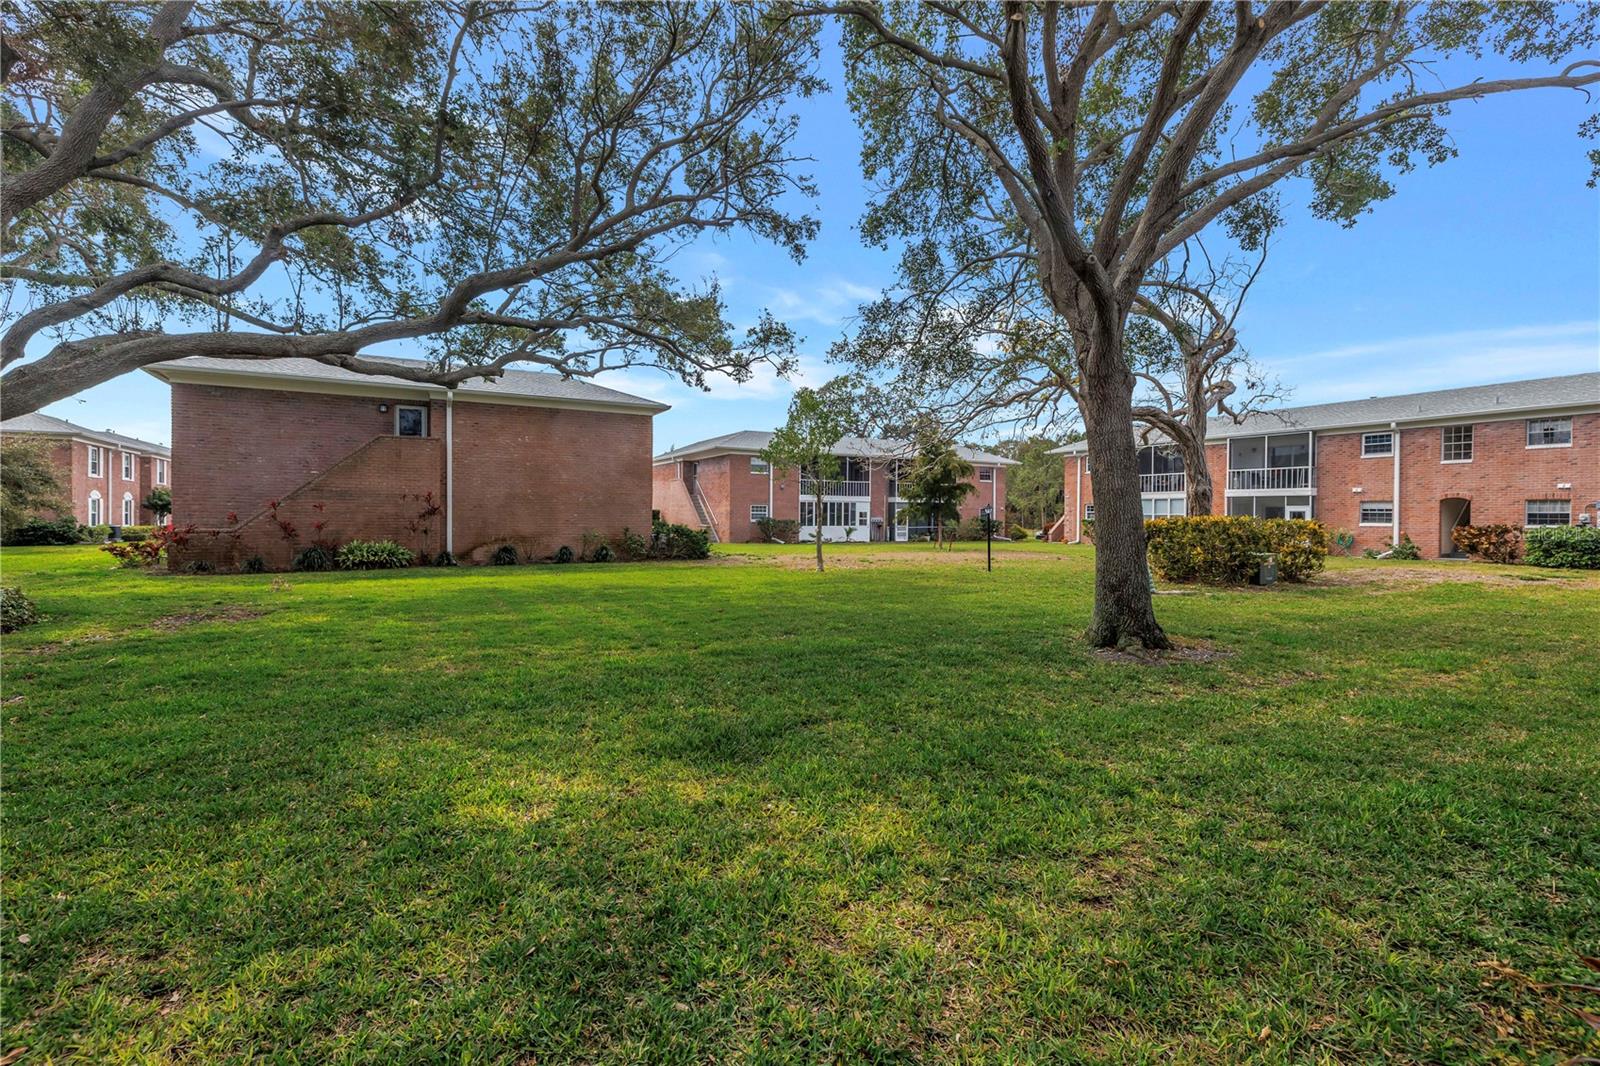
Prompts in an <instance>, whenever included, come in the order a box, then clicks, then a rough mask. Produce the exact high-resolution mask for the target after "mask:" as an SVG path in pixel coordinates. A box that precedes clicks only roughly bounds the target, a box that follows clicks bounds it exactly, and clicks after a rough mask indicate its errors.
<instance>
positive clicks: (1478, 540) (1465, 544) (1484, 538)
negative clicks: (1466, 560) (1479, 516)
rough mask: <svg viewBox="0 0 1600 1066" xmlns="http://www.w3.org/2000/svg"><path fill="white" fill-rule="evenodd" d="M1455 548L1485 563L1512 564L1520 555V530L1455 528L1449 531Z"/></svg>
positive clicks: (1508, 528) (1514, 528)
mask: <svg viewBox="0 0 1600 1066" xmlns="http://www.w3.org/2000/svg"><path fill="white" fill-rule="evenodd" d="M1450 539H1451V540H1453V541H1455V542H1456V547H1458V548H1460V549H1461V550H1462V551H1464V552H1466V553H1467V554H1468V555H1470V556H1472V557H1473V558H1474V559H1482V560H1483V561H1484V562H1487V563H1514V562H1516V561H1517V557H1518V556H1519V555H1521V554H1522V530H1521V528H1519V527H1517V526H1507V525H1497V526H1457V527H1456V528H1454V529H1452V530H1451V531H1450Z"/></svg>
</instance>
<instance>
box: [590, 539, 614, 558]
mask: <svg viewBox="0 0 1600 1066" xmlns="http://www.w3.org/2000/svg"><path fill="white" fill-rule="evenodd" d="M615 558H616V555H615V553H613V552H612V550H611V545H609V544H602V545H600V546H599V547H598V548H596V549H595V550H594V551H592V552H590V553H589V561H590V562H591V563H609V562H610V561H611V560H612V559H615Z"/></svg>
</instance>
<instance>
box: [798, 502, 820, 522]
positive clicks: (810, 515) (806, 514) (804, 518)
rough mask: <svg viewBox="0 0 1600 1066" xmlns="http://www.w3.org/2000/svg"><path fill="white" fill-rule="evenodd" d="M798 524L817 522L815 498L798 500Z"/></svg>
mask: <svg viewBox="0 0 1600 1066" xmlns="http://www.w3.org/2000/svg"><path fill="white" fill-rule="evenodd" d="M800 524H801V525H803V526H814V525H816V524H817V503H816V501H815V500H801V501H800Z"/></svg>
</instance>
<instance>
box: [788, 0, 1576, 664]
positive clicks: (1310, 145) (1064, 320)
mask: <svg viewBox="0 0 1600 1066" xmlns="http://www.w3.org/2000/svg"><path fill="white" fill-rule="evenodd" d="M791 13H792V14H793V15H794V17H797V18H799V17H812V16H828V15H833V16H839V17H840V18H842V19H843V21H844V25H845V31H846V34H845V41H846V47H847V49H848V52H849V56H848V69H849V72H850V100H851V104H852V106H853V107H854V109H855V111H856V113H857V115H858V116H859V118H860V121H861V123H862V125H863V127H864V131H865V146H864V149H863V166H864V169H865V170H866V172H867V173H868V175H869V176H871V177H872V178H874V179H876V181H877V182H878V190H877V195H876V198H875V201H874V203H873V204H872V205H871V207H870V208H869V210H868V212H867V214H866V216H865V218H864V220H863V224H862V229H863V232H864V234H865V236H866V237H867V238H868V239H869V240H873V241H876V242H879V243H882V244H889V243H892V242H899V243H902V244H903V245H904V248H905V251H904V254H903V257H902V260H901V267H900V276H899V278H898V279H897V285H896V286H895V287H894V289H893V290H892V291H891V293H890V294H889V295H888V296H886V298H885V299H884V300H882V301H879V302H878V303H875V304H872V305H869V306H868V307H867V308H865V309H864V311H863V316H862V324H861V330H860V332H859V333H858V335H857V336H856V337H854V338H852V341H851V343H850V344H848V345H846V351H847V353H848V354H849V355H850V356H851V357H852V358H855V359H856V360H857V361H858V362H860V363H861V365H863V366H864V367H866V368H867V369H869V370H880V371H881V370H884V369H886V368H891V369H893V370H894V371H896V372H898V373H899V374H900V375H901V376H902V377H903V378H906V379H908V380H910V381H912V382H913V383H915V384H917V385H919V386H923V387H925V388H927V389H928V390H930V391H938V392H942V394H943V395H945V396H946V397H949V398H953V400H956V401H961V402H964V403H967V404H969V405H973V406H977V407H982V406H983V405H999V406H1016V405H1026V404H1028V403H1029V402H1034V401H1038V400H1039V399H1040V398H1042V397H1049V396H1054V395H1059V394H1061V393H1063V392H1065V393H1067V394H1069V395H1070V396H1071V397H1072V399H1073V400H1075V401H1076V404H1077V407H1078V410H1079V412H1080V413H1081V415H1082V418H1083V422H1084V428H1085V430H1086V432H1087V434H1088V439H1089V447H1090V451H1091V454H1092V456H1093V460H1094V461H1093V471H1092V475H1091V476H1092V479H1093V486H1094V495H1095V505H1096V538H1095V539H1096V546H1097V552H1096V561H1095V567H1096V572H1095V603H1094V613H1093V617H1092V619H1091V621H1090V624H1089V628H1088V633H1087V637H1088V640H1089V642H1090V643H1092V644H1095V645H1103V646H1104V645H1142V646H1145V647H1155V648H1159V647H1164V646H1167V645H1168V643H1169V641H1168V638H1167V636H1166V634H1165V633H1164V632H1163V631H1162V629H1161V626H1160V625H1159V624H1158V623H1157V621H1156V618H1155V614H1154V611H1153V610H1152V603H1151V597H1150V590H1149V585H1148V580H1147V576H1146V569H1145V558H1144V556H1145V550H1144V548H1145V546H1144V530H1143V525H1142V515H1141V508H1140V500H1139V485H1138V466H1137V451H1136V445H1135V439H1134V433H1133V432H1132V424H1133V421H1134V411H1133V396H1134V389H1135V382H1136V378H1135V366H1134V360H1133V359H1131V358H1130V354H1129V351H1128V346H1127V344H1126V333H1127V328H1128V322H1129V317H1130V315H1131V314H1132V313H1133V312H1134V311H1135V308H1136V305H1137V303H1138V301H1139V299H1140V297H1141V293H1143V292H1144V290H1145V288H1146V285H1147V282H1148V280H1149V278H1150V275H1151V272H1152V270H1154V269H1155V268H1156V267H1157V266H1158V264H1161V263H1163V262H1164V261H1166V260H1167V259H1168V257H1169V256H1170V255H1172V254H1173V253H1174V252H1175V251H1176V250H1178V249H1180V248H1181V247H1182V245H1183V244H1184V242H1186V241H1189V240H1191V239H1193V238H1195V237H1197V236H1199V235H1201V234H1203V233H1206V232H1207V231H1208V230H1211V229H1213V228H1225V229H1226V230H1227V231H1228V236H1229V237H1230V238H1232V239H1234V240H1237V241H1239V242H1240V243H1242V244H1244V245H1246V246H1247V247H1248V246H1250V245H1252V244H1253V243H1254V242H1256V241H1259V240H1260V238H1261V235H1262V234H1263V233H1264V232H1265V231H1266V230H1267V229H1269V228H1270V227H1271V226H1272V225H1275V224H1277V222H1278V221H1279V218H1278V215H1279V200H1278V198H1277V195H1276V190H1277V189H1278V188H1279V187H1280V186H1281V183H1283V182H1285V181H1287V180H1288V179H1291V178H1302V179H1306V180H1307V181H1308V182H1309V185H1310V193H1309V202H1310V207H1311V210H1312V212H1313V213H1314V214H1315V215H1317V216H1320V217H1323V218H1328V219H1333V220H1336V221H1339V222H1342V223H1347V224H1348V223H1351V222H1353V221H1354V220H1355V219H1356V218H1357V217H1358V216H1359V215H1360V214H1362V213H1363V212H1364V211H1366V210H1367V208H1368V207H1369V205H1370V204H1371V203H1372V202H1373V201H1375V200H1379V199H1382V198H1384V197H1386V196H1389V195H1390V194H1391V193H1392V192H1393V185H1392V179H1393V177H1394V176H1395V175H1396V174H1399V173H1403V172H1405V171H1407V170H1410V169H1411V168H1412V167H1414V166H1415V165H1416V164H1417V163H1419V162H1426V163H1436V162H1439V161H1441V160H1443V159H1445V158H1447V157H1448V156H1450V155H1451V154H1452V152H1453V147H1452V145H1451V143H1450V141H1449V139H1448V137H1447V135H1446V132H1445V125H1444V122H1445V118H1446V116H1447V114H1448V111H1449V106H1450V105H1451V104H1452V103H1454V102H1457V101H1462V100H1472V99H1478V98H1482V97H1487V96H1492V95H1495V94H1499V93H1506V92H1514V91H1521V90H1528V89H1537V88H1571V89H1577V88H1581V87H1582V86H1585V85H1589V84H1592V83H1595V82H1597V81H1600V63H1596V62H1593V61H1588V60H1587V59H1584V58H1579V59H1577V60H1576V61H1575V60H1574V57H1575V56H1581V54H1582V53H1583V52H1584V51H1585V50H1586V49H1589V48H1590V47H1592V46H1593V45H1594V44H1595V39H1596V31H1595V27H1596V9H1595V8H1593V7H1582V6H1561V5H1554V4H1539V3H1516V4H1503V5H1501V4H1457V3H1406V2H1401V3H1338V4H1323V3H1318V2H1312V0H1308V2H1294V0H1275V2H1270V3H1254V2H1245V0H1241V2H1237V3H1232V4H1208V3H1169V2H1148V3H1129V4H1063V3H1021V2H1014V0H1012V2H1007V3H1004V4H1000V3H961V4H956V3H944V2H932V3H926V4H923V3H894V4H883V5H879V4H873V3H867V2H854V0H851V2H842V3H812V4H801V5H800V6H797V7H796V8H793V9H792V11H791ZM1490 52H1493V53H1496V54H1499V55H1501V56H1505V57H1508V58H1509V59H1510V60H1512V61H1515V62H1517V63H1521V64H1524V65H1526V66H1527V67H1528V68H1529V69H1534V70H1539V71H1540V72H1538V73H1535V74H1533V75H1531V76H1527V77H1513V78H1494V79H1487V80H1480V79H1477V78H1467V79H1464V80H1462V81H1460V82H1459V83H1450V82H1441V81H1440V80H1439V76H1438V71H1439V70H1443V69H1448V70H1459V69H1460V67H1461V62H1460V61H1462V60H1465V61H1467V62H1468V64H1469V65H1470V61H1471V60H1472V59H1473V58H1475V57H1480V56H1482V55H1485V54H1487V53H1490ZM1440 61H1448V65H1446V66H1440V65H1439V64H1440ZM1541 68H1542V69H1541Z"/></svg>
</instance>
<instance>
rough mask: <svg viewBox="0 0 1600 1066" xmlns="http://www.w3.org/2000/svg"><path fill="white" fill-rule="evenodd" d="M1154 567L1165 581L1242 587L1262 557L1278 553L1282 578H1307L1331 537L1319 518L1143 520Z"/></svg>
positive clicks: (1322, 561)
mask: <svg viewBox="0 0 1600 1066" xmlns="http://www.w3.org/2000/svg"><path fill="white" fill-rule="evenodd" d="M1144 529H1145V541H1146V543H1147V545H1148V547H1149V552H1150V567H1151V569H1152V570H1154V571H1155V574H1156V576H1157V577H1159V578H1161V579H1162V580H1163V581H1176V582H1180V583H1183V584H1191V583H1193V584H1202V585H1238V584H1243V583H1244V582H1247V581H1249V580H1250V578H1251V576H1252V575H1253V574H1255V573H1256V571H1257V570H1258V569H1259V568H1260V566H1261V556H1262V554H1263V553H1266V552H1273V553H1275V554H1276V555H1277V556H1278V577H1279V578H1280V579H1282V580H1284V581H1305V580H1307V579H1309V578H1310V577H1311V576H1312V575H1313V574H1316V573H1319V572H1321V570H1322V568H1323V566H1324V565H1325V563H1326V561H1327V558H1328V551H1329V549H1330V548H1331V547H1332V538H1331V537H1330V536H1329V534H1328V529H1327V527H1326V526H1324V525H1323V524H1322V523H1321V522H1313V521H1309V520H1306V519H1300V518H1246V517H1243V516H1236V515H1192V516H1187V517H1176V518H1152V519H1150V520H1148V521H1146V522H1145V524H1144Z"/></svg>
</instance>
